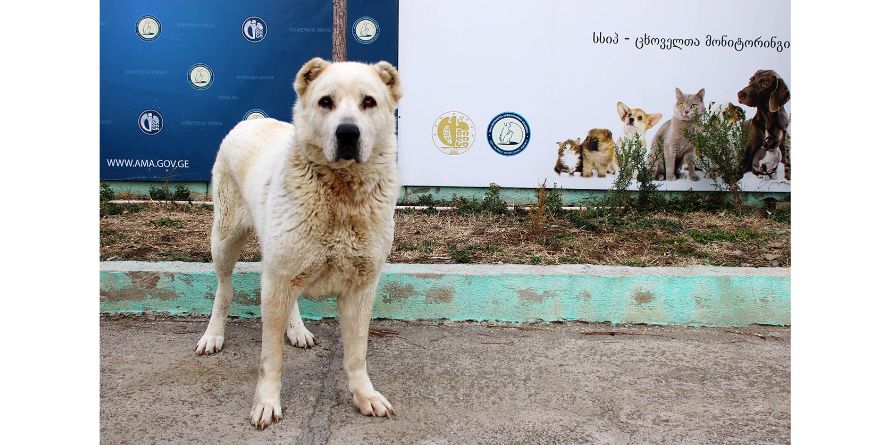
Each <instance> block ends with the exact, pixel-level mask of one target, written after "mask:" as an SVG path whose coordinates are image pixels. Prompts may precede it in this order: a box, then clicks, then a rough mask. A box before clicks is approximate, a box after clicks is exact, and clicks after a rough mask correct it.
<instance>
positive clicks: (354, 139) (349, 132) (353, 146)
mask: <svg viewBox="0 0 886 445" xmlns="http://www.w3.org/2000/svg"><path fill="white" fill-rule="evenodd" d="M335 139H336V148H335V160H336V161H338V160H340V159H353V160H355V161H357V162H360V157H359V153H358V148H357V143H358V142H360V127H358V126H356V125H354V124H341V125H339V126H338V128H336V129H335Z"/></svg>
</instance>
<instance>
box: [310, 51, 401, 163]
mask: <svg viewBox="0 0 886 445" xmlns="http://www.w3.org/2000/svg"><path fill="white" fill-rule="evenodd" d="M294 88H295V92H296V93H297V94H298V100H297V101H296V104H295V108H294V110H293V121H294V123H295V126H296V131H297V132H298V133H299V134H297V135H296V137H298V138H300V140H302V141H305V142H306V146H307V153H306V155H307V156H308V158H309V159H310V160H312V161H314V162H318V163H324V164H329V165H330V166H331V167H347V166H349V165H351V164H353V163H354V162H357V163H366V162H367V161H369V160H370V158H372V155H373V149H375V148H376V147H378V146H380V144H382V143H388V141H389V140H390V138H393V135H394V119H393V112H394V109H395V108H396V107H397V101H399V100H400V96H401V91H400V75H399V74H398V73H397V69H396V68H394V67H393V66H392V65H391V64H390V63H388V62H378V63H376V64H375V65H367V64H364V63H356V62H341V63H330V62H327V61H325V60H323V59H320V58H314V59H311V60H310V61H308V63H306V64H305V65H304V66H303V67H302V68H301V70H299V72H298V74H297V75H296V77H295V84H294Z"/></svg>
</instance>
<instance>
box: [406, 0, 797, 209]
mask: <svg viewBox="0 0 886 445" xmlns="http://www.w3.org/2000/svg"><path fill="white" fill-rule="evenodd" d="M399 22H400V42H399V69H400V74H401V77H402V79H403V88H404V96H403V99H402V101H401V103H400V109H399V116H400V119H399V163H400V172H401V177H402V180H403V183H404V185H422V186H471V187H486V186H488V185H489V184H490V183H493V182H494V183H497V184H498V185H500V186H503V187H537V186H538V185H539V184H541V183H542V181H547V184H548V185H549V186H550V185H552V184H554V183H556V184H557V185H558V186H562V187H565V188H571V189H608V188H610V187H611V186H612V183H613V181H614V179H615V173H614V172H615V171H616V170H617V168H618V165H617V163H616V162H614V161H613V154H612V146H613V145H614V144H616V143H618V141H619V140H620V139H621V138H623V137H625V136H626V135H629V136H630V135H633V134H638V135H639V136H640V138H641V139H642V141H643V143H644V146H645V147H646V149H647V151H648V150H650V149H651V148H650V147H651V145H652V142H653V140H654V138H655V137H656V135H657V134H659V135H661V136H662V141H663V145H664V147H663V151H664V153H673V154H674V155H672V156H671V159H670V161H669V162H668V164H669V170H668V171H666V172H665V169H664V167H662V177H661V180H660V181H657V183H658V184H659V187H660V190H688V189H693V190H711V189H713V188H714V184H713V183H712V181H711V179H709V178H707V177H705V175H704V173H703V172H701V171H700V170H699V169H698V166H697V165H692V164H693V163H692V162H691V156H689V152H687V149H686V147H687V146H686V143H685V142H686V141H685V140H684V139H683V137H684V135H685V133H683V132H681V131H680V129H682V128H685V127H686V125H687V124H686V122H687V121H688V120H690V119H689V118H690V117H691V115H693V113H696V112H697V111H698V110H701V109H707V108H708V107H713V108H712V109H714V110H721V111H720V113H721V114H722V115H723V116H726V117H727V118H729V119H735V120H736V121H747V122H744V123H743V125H745V126H746V128H748V127H756V128H758V130H751V134H752V135H755V131H756V132H757V134H756V135H755V138H756V141H752V144H756V145H755V146H754V147H752V148H751V151H752V153H751V154H753V155H754V159H753V160H754V161H755V164H754V169H752V170H751V171H747V172H746V173H745V175H744V177H743V179H742V186H743V189H744V190H746V191H790V161H789V159H790V157H789V154H790V152H789V143H790V139H789V136H788V134H789V124H790V107H791V104H790V90H789V88H790V83H791V81H790V79H791V72H790V71H791V65H790V54H791V50H790V46H791V42H790V2H788V1H784V0H777V1H771V0H745V1H741V2H726V1H709V0H675V1H669V2H662V1H654V0H636V1H632V2H619V1H612V0H581V1H579V0H572V1H570V0H544V1H520V2H514V1H508V0H487V1H482V2H475V1H470V0H448V1H445V2H437V1H415V2H403V3H402V4H401V5H400V20H399ZM740 92H743V93H742V94H743V97H740V96H742V94H740ZM758 96H759V97H763V96H765V97H764V99H759V97H758ZM758 99H759V100H758ZM761 101H762V102H761ZM729 104H732V106H730V105H729ZM770 107H772V108H771V109H770ZM758 114H759V116H758ZM741 115H743V116H741ZM755 116H756V117H755ZM764 118H765V119H764ZM773 119H774V120H773ZM764 121H765V122H764ZM776 152H778V153H776ZM750 161H751V160H750V159H749V160H748V163H750ZM767 166H768V167H769V169H768V170H767ZM786 167H787V168H786ZM760 168H762V169H763V170H762V171H760ZM693 170H694V171H693Z"/></svg>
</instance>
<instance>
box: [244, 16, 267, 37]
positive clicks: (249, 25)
mask: <svg viewBox="0 0 886 445" xmlns="http://www.w3.org/2000/svg"><path fill="white" fill-rule="evenodd" d="M266 35H268V25H267V24H266V23H265V21H264V20H262V19H261V17H250V18H248V19H246V21H244V22H243V37H245V38H246V40H249V41H250V42H252V43H258V42H261V41H262V40H264V39H265V36H266Z"/></svg>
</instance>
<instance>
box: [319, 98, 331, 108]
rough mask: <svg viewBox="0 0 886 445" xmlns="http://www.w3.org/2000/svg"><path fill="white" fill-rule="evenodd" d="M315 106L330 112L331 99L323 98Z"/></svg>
mask: <svg viewBox="0 0 886 445" xmlns="http://www.w3.org/2000/svg"><path fill="white" fill-rule="evenodd" d="M317 105H320V106H321V107H323V108H326V109H327V110H331V109H332V107H333V106H334V104H333V103H332V98H331V97H329V96H323V97H321V98H320V101H319V102H317Z"/></svg>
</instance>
